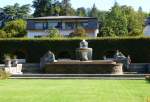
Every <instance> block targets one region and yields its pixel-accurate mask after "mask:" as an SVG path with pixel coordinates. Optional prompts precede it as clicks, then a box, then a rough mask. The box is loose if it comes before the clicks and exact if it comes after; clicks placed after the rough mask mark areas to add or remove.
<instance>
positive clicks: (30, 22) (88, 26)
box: [27, 16, 99, 38]
mask: <svg viewBox="0 0 150 102" xmlns="http://www.w3.org/2000/svg"><path fill="white" fill-rule="evenodd" d="M78 27H82V28H83V29H85V31H86V33H87V36H88V37H97V34H98V32H99V24H98V20H97V18H95V17H79V16H47V17H37V18H31V19H27V37H28V38H34V37H46V36H48V35H49V33H48V30H50V29H54V28H57V29H58V30H59V31H60V34H62V35H63V36H69V35H70V33H72V32H74V30H75V29H77V28H78Z"/></svg>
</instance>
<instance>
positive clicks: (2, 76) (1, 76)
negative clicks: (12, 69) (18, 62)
mask: <svg viewBox="0 0 150 102" xmlns="http://www.w3.org/2000/svg"><path fill="white" fill-rule="evenodd" d="M10 76H11V74H10V73H8V72H6V71H4V70H3V69H0V80H1V79H2V80H3V79H8V78H9V77H10Z"/></svg>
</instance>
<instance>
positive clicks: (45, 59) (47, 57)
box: [40, 51, 56, 67]
mask: <svg viewBox="0 0 150 102" xmlns="http://www.w3.org/2000/svg"><path fill="white" fill-rule="evenodd" d="M55 61H56V60H55V55H54V53H53V52H51V51H48V52H47V53H46V54H45V55H44V56H43V57H42V58H41V61H40V66H41V67H43V66H44V65H45V64H46V63H52V62H55Z"/></svg>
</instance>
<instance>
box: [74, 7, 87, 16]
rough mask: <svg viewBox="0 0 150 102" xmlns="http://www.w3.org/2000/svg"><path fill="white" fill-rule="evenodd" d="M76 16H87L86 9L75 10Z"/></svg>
mask: <svg viewBox="0 0 150 102" xmlns="http://www.w3.org/2000/svg"><path fill="white" fill-rule="evenodd" d="M76 15H77V16H87V14H86V9H85V8H84V7H80V8H77V10H76Z"/></svg>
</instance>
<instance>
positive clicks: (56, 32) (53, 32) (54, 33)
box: [48, 28, 63, 38]
mask: <svg viewBox="0 0 150 102" xmlns="http://www.w3.org/2000/svg"><path fill="white" fill-rule="evenodd" d="M48 32H49V37H50V38H61V37H63V36H62V35H61V34H60V32H59V30H58V29H56V28H55V29H50V30H48Z"/></svg>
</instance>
